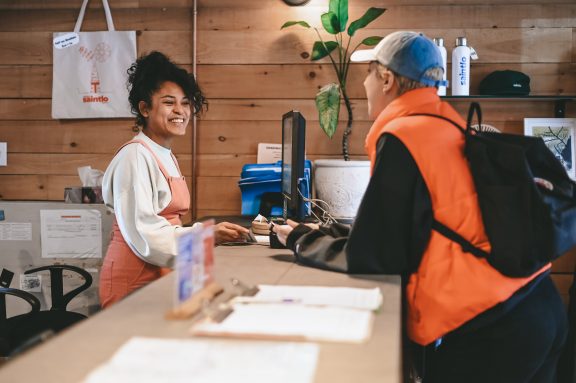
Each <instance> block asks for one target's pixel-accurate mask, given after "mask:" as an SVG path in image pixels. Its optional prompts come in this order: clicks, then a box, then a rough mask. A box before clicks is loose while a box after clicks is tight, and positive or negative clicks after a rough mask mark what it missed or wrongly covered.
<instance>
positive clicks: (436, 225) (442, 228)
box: [432, 219, 490, 259]
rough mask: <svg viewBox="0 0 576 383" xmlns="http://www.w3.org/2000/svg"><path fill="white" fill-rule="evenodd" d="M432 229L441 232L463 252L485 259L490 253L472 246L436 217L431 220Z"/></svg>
mask: <svg viewBox="0 0 576 383" xmlns="http://www.w3.org/2000/svg"><path fill="white" fill-rule="evenodd" d="M432 229H433V230H436V231H437V232H438V233H440V234H442V235H443V236H444V237H446V238H448V239H449V240H451V241H453V242H456V243H457V244H459V245H460V246H461V247H462V250H464V252H465V253H470V254H473V255H474V256H476V257H478V258H486V259H487V258H488V257H489V256H490V253H487V252H485V251H484V250H482V249H481V248H479V247H476V246H474V245H473V244H471V243H470V241H468V240H467V239H465V238H464V237H462V236H461V235H460V234H458V233H457V232H455V231H454V230H452V229H450V228H449V227H448V226H446V225H444V224H443V223H440V222H439V221H437V220H436V219H434V220H433V221H432Z"/></svg>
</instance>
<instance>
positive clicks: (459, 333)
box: [273, 31, 567, 383]
mask: <svg viewBox="0 0 576 383" xmlns="http://www.w3.org/2000/svg"><path fill="white" fill-rule="evenodd" d="M351 60H352V61H354V62H368V63H369V70H368V75H367V77H366V79H365V81H364V87H365V90H366V95H367V98H368V113H369V115H370V117H371V118H373V119H375V122H374V124H373V125H372V127H371V129H370V131H369V132H368V135H367V137H366V141H365V148H366V151H367V153H368V156H369V158H370V161H371V178H370V182H369V184H368V187H367V189H366V192H365V195H364V197H363V199H362V202H361V204H360V207H359V209H358V213H357V216H356V219H355V221H354V224H353V226H352V227H349V226H345V225H341V224H332V225H325V226H318V225H302V224H298V223H296V222H292V221H289V222H288V224H287V225H281V226H278V225H277V226H274V228H273V230H274V231H275V232H276V233H277V235H278V238H279V240H280V241H281V242H283V243H285V244H286V245H287V247H288V248H290V249H292V250H293V251H294V254H295V256H296V259H297V261H298V262H299V263H301V264H303V265H308V266H312V267H317V268H322V269H327V270H333V271H340V272H347V273H352V274H400V275H402V279H403V286H404V296H405V301H406V308H407V314H406V326H405V327H406V330H407V336H408V338H409V339H410V342H409V344H410V346H411V347H410V348H411V349H412V350H413V351H414V352H413V353H412V356H411V358H413V360H414V365H415V366H416V369H417V370H418V374H419V376H420V377H423V379H424V382H425V383H427V382H443V383H445V382H507V383H511V382H553V381H555V370H556V364H557V361H558V357H559V354H560V352H561V349H562V345H563V342H564V338H565V336H566V327H567V323H566V318H565V311H564V308H563V304H562V302H561V300H560V297H559V295H558V292H557V290H556V288H555V287H554V285H553V283H552V281H551V279H550V276H549V273H548V272H547V271H542V270H541V271H538V272H537V273H535V274H534V275H532V276H530V277H528V278H508V277H505V276H503V275H502V274H500V273H499V272H498V271H496V270H495V269H494V268H492V267H491V266H490V265H489V264H488V262H487V261H486V260H484V259H480V258H476V257H475V256H474V255H472V254H470V253H467V252H464V250H463V249H462V248H461V247H460V246H459V245H457V244H455V243H453V242H451V241H450V240H449V239H447V238H446V237H444V236H443V235H441V234H439V233H438V232H437V231H435V230H434V227H435V225H436V224H435V221H436V220H438V221H439V222H442V223H443V224H444V225H446V226H448V227H450V228H453V229H454V230H456V231H457V232H458V233H459V234H460V235H462V236H463V237H465V238H466V239H467V240H468V241H470V242H471V243H473V244H474V245H476V246H478V247H480V248H482V249H484V250H486V251H489V247H490V244H489V242H488V239H487V236H486V233H485V232H484V226H483V224H482V218H481V213H480V208H479V206H478V201H477V196H476V191H475V187H474V183H473V180H472V177H471V174H470V171H469V168H468V164H467V162H466V158H465V157H464V137H463V135H462V134H461V132H460V131H459V130H458V129H457V128H456V127H455V126H454V125H453V124H452V123H451V122H449V121H447V120H451V121H454V122H456V123H457V124H459V125H461V126H464V125H465V122H464V121H463V119H462V118H461V117H460V116H459V115H458V113H457V112H456V111H455V110H454V109H453V108H452V107H451V106H450V105H449V104H448V103H446V102H443V101H441V100H440V98H439V96H438V95H437V87H438V86H440V85H446V84H445V82H444V81H442V74H443V68H442V58H441V55H440V52H439V50H438V48H437V47H436V46H435V44H434V43H433V42H432V41H431V40H430V39H428V38H427V37H425V36H424V35H422V34H418V33H415V32H407V31H400V32H395V33H391V34H389V35H388V36H386V37H385V38H384V39H382V40H381V41H380V43H379V44H378V45H376V47H374V48H373V49H370V50H361V51H357V52H355V53H354V54H353V55H352V57H351ZM431 115H434V116H431Z"/></svg>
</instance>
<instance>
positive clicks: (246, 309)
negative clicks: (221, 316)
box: [192, 303, 374, 343]
mask: <svg viewBox="0 0 576 383" xmlns="http://www.w3.org/2000/svg"><path fill="white" fill-rule="evenodd" d="M373 316H374V314H373V313H372V311H367V310H356V309H347V308H340V307H318V306H305V305H300V304H297V303H296V304H291V303H283V304H235V305H234V311H233V312H232V313H231V314H230V315H229V316H228V317H227V318H226V319H225V320H223V321H222V322H221V323H214V322H211V321H209V320H206V321H204V322H200V323H197V324H195V325H193V326H192V333H193V334H196V335H206V336H231V337H248V338H250V337H254V338H279V339H282V338H283V339H299V340H318V341H334V342H356V343H360V342H363V341H366V340H368V339H369V337H370V333H371V329H372V321H373Z"/></svg>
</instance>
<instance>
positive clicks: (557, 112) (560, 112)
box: [440, 95, 576, 118]
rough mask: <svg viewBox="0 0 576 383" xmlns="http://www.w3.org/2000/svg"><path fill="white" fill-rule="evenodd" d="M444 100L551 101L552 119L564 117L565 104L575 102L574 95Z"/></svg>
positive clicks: (477, 97)
mask: <svg viewBox="0 0 576 383" xmlns="http://www.w3.org/2000/svg"><path fill="white" fill-rule="evenodd" d="M440 98H441V99H444V100H453V101H458V100H462V101H464V100H494V101H553V102H554V103H555V105H554V117H555V118H564V117H566V103H567V102H568V101H574V100H576V95H542V96H539V95H528V96H491V95H470V96H441V97H440Z"/></svg>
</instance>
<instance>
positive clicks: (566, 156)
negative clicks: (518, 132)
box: [524, 118, 576, 180]
mask: <svg viewBox="0 0 576 383" xmlns="http://www.w3.org/2000/svg"><path fill="white" fill-rule="evenodd" d="M524 134H525V135H527V136H535V137H541V138H542V139H543V140H544V143H545V144H546V146H547V147H548V149H550V151H551V152H552V153H553V154H554V156H556V158H558V160H559V161H560V163H562V165H563V166H564V168H565V169H566V172H567V173H568V176H569V177H570V178H572V179H573V180H576V118H525V119H524Z"/></svg>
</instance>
